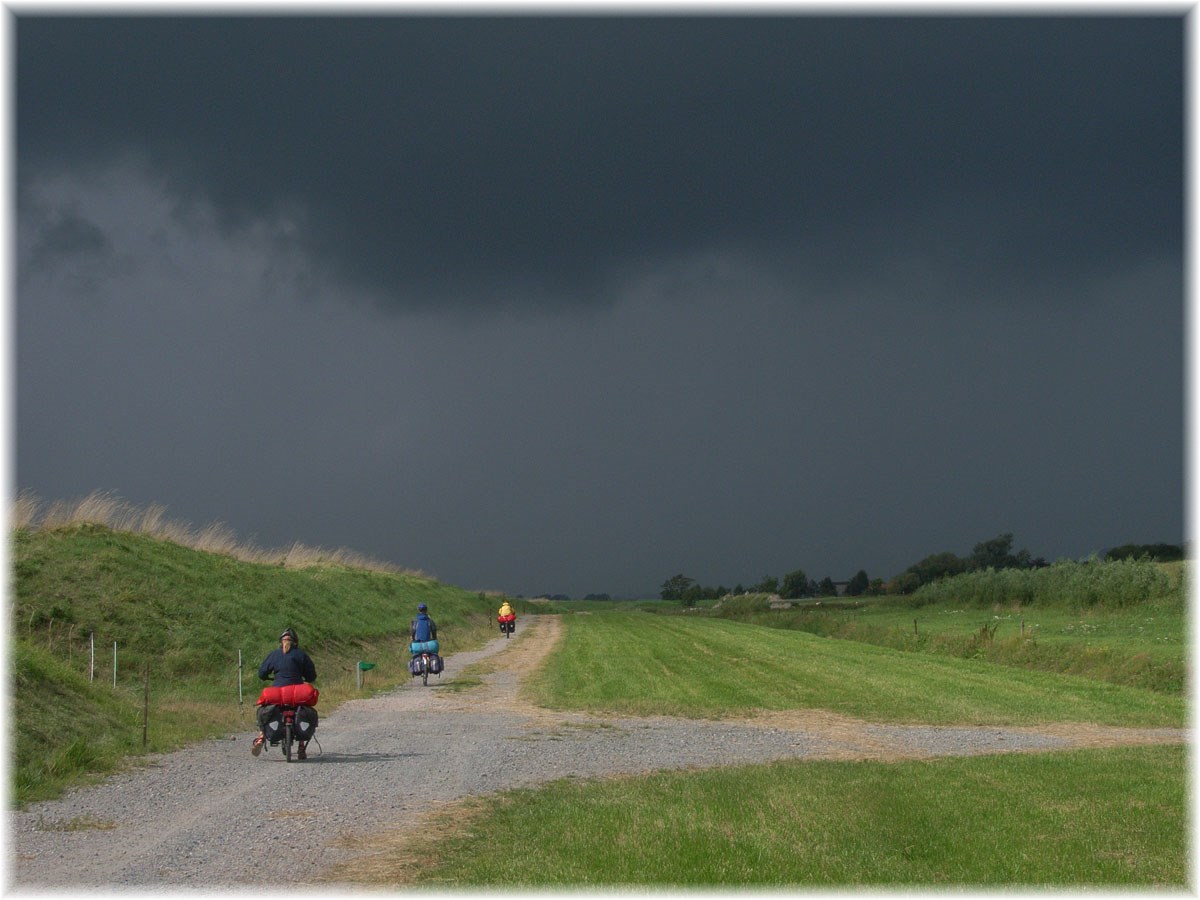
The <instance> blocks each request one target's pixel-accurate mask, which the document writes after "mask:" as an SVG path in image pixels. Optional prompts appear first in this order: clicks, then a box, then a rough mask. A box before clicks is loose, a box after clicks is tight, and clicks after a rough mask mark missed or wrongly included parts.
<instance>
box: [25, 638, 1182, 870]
mask: <svg viewBox="0 0 1200 900" xmlns="http://www.w3.org/2000/svg"><path fill="white" fill-rule="evenodd" d="M520 626H521V627H520V629H519V631H518V634H517V635H516V636H515V637H514V638H512V639H511V640H508V639H505V638H501V637H497V638H495V639H493V640H492V641H490V642H489V643H488V644H487V645H486V646H485V647H484V648H482V649H481V650H476V651H471V652H465V653H457V654H455V655H454V656H452V657H447V660H446V675H447V676H448V677H449V678H452V677H453V676H455V675H459V676H461V674H462V672H463V670H464V669H466V668H467V667H469V666H477V669H476V671H477V672H478V673H479V674H478V677H479V681H480V683H479V684H478V685H477V686H474V687H470V688H469V689H466V690H462V691H459V690H456V689H454V688H453V686H452V685H450V684H445V683H443V684H440V685H437V684H431V686H430V687H429V688H425V687H422V686H421V685H420V684H419V683H418V682H415V681H414V682H410V683H408V684H406V685H402V686H400V687H398V688H396V689H394V690H392V691H390V692H388V693H386V694H381V695H379V696H376V697H372V698H369V699H364V700H354V701H350V702H348V703H345V704H343V705H342V706H341V707H339V708H338V709H337V710H335V711H333V712H331V713H329V714H328V715H327V716H324V717H322V721H321V727H320V730H319V731H318V741H319V744H320V747H319V749H318V750H317V751H315V752H313V753H311V754H310V758H309V760H308V761H307V762H305V763H299V764H297V763H293V764H291V765H289V764H287V763H285V762H284V761H283V759H282V756H281V754H280V753H279V751H278V750H277V749H276V750H272V751H268V752H267V753H264V754H263V755H262V756H261V757H259V758H257V759H255V758H253V757H251V755H250V753H249V746H250V738H251V737H252V732H244V733H240V734H237V735H234V736H233V739H229V738H226V739H223V740H212V741H206V742H204V743H202V744H200V745H198V746H196V747H193V748H189V749H186V750H182V751H179V752H176V753H171V754H165V755H162V756H158V757H155V758H154V759H152V761H151V762H150V763H149V764H148V765H146V766H142V767H138V768H136V769H132V770H130V771H128V772H124V773H121V774H118V775H115V776H113V777H111V778H109V779H107V780H105V781H104V782H103V783H102V784H100V785H97V786H95V787H90V788H85V789H80V790H76V791H72V792H71V793H69V794H68V795H66V796H65V797H63V798H61V799H59V800H53V801H47V802H44V803H38V804H33V805H31V806H30V807H29V808H28V809H26V810H24V811H21V812H17V813H13V814H12V816H11V818H10V827H11V834H10V848H11V851H12V852H11V854H10V861H11V865H10V869H9V880H10V886H15V887H16V888H18V889H28V888H72V887H73V888H118V887H137V888H149V887H160V888H161V887H184V886H193V887H204V888H214V887H215V888H236V887H250V886H262V885H267V884H272V885H276V886H278V885H280V884H285V883H290V884H294V885H304V884H306V883H315V882H318V881H319V880H320V879H321V878H322V875H323V873H328V872H331V871H333V870H335V869H340V868H342V867H343V866H344V865H345V864H346V863H348V862H349V861H351V860H353V859H355V858H357V857H358V856H359V855H361V854H362V853H363V852H364V851H363V844H362V841H360V840H356V836H361V835H364V834H375V835H379V834H384V833H389V832H403V831H404V830H405V829H406V828H409V827H410V826H411V825H412V824H413V823H415V822H418V821H420V819H421V818H422V817H424V816H427V815H428V814H429V813H430V811H431V810H433V809H437V808H441V807H444V806H445V805H446V804H450V803H454V802H456V801H461V800H464V799H466V798H470V797H474V796H478V795H481V794H486V793H489V792H492V791H495V790H500V789H505V788H512V787H525V786H532V785H536V784H539V783H543V782H545V781H548V780H552V779H555V778H562V777H599V776H610V775H625V774H638V773H642V772H647V771H652V770H661V769H675V768H697V767H711V766H723V765H736V764H743V763H754V762H767V761H770V760H776V759H786V758H806V759H817V758H821V759H878V760H895V759H904V758H923V757H932V756H945V755H973V754H981V753H999V752H1014V751H1038V750H1056V749H1069V748H1074V747H1084V746H1089V747H1093V746H1114V745H1117V744H1130V743H1167V742H1182V741H1185V740H1186V739H1187V730H1186V729H1171V728H1157V729H1131V728H1109V727H1104V726H1094V725H1052V726H1045V727H1038V728H999V727H994V726H984V727H971V726H918V725H882V724H875V723H869V722H862V721H858V720H854V719H850V718H847V717H843V716H838V715H835V714H832V713H827V712H822V711H794V712H786V713H764V714H759V715H755V716H751V717H747V718H743V719H728V720H720V721H712V720H692V719H675V718H671V717H666V716H655V717H647V718H634V717H625V716H604V715H595V714H588V713H574V712H562V711H555V710H546V709H541V708H538V707H534V706H532V705H530V704H528V703H527V702H525V701H524V700H522V698H521V697H520V685H521V680H522V677H523V675H524V673H526V672H529V671H530V670H532V669H533V668H535V667H536V666H537V664H538V663H539V662H540V661H541V660H542V659H543V658H544V657H545V656H546V655H547V654H549V653H551V652H553V648H554V647H555V646H556V645H557V643H558V641H559V640H560V639H561V634H562V631H563V625H562V621H561V619H560V618H559V617H557V616H526V617H523V619H522V620H521V622H520ZM464 683H465V682H464ZM97 825H99V826H104V827H94V826H97ZM89 826H91V827H89ZM324 886H325V887H328V886H329V885H324Z"/></svg>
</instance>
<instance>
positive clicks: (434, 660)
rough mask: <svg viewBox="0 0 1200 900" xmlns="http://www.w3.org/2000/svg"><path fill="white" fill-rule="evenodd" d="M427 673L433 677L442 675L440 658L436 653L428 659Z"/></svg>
mask: <svg viewBox="0 0 1200 900" xmlns="http://www.w3.org/2000/svg"><path fill="white" fill-rule="evenodd" d="M429 671H430V672H432V673H433V674H434V675H441V674H442V658H441V657H440V656H438V655H437V654H436V653H435V654H433V656H431V657H429Z"/></svg>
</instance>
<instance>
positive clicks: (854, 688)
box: [528, 613, 1186, 726]
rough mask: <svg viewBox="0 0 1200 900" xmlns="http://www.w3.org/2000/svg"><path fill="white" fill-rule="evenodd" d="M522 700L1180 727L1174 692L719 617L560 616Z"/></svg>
mask: <svg viewBox="0 0 1200 900" xmlns="http://www.w3.org/2000/svg"><path fill="white" fill-rule="evenodd" d="M565 622H566V625H567V638H566V647H565V648H564V649H563V651H562V652H560V653H557V654H555V655H554V657H553V658H552V659H551V660H550V661H549V662H548V663H547V665H546V666H545V667H544V668H543V669H542V670H541V671H540V672H539V673H538V674H537V675H536V676H535V677H533V678H532V679H531V680H530V682H529V686H528V690H529V697H530V699H532V700H533V701H534V702H536V703H539V704H541V705H544V706H548V707H551V708H559V709H589V710H603V711H608V712H614V713H625V714H632V715H654V714H665V715H683V716H728V715H738V714H742V713H744V712H746V711H749V710H756V709H761V710H786V709H826V710H830V711H832V712H837V713H842V714H845V715H849V716H855V717H858V718H862V719H869V720H873V721H890V722H927V723H931V724H952V723H972V724H997V725H999V724H1008V725H1017V724H1034V723H1037V722H1072V721H1086V722H1099V723H1104V724H1110V725H1139V726H1155V725H1173V726H1180V725H1182V724H1183V723H1184V719H1185V714H1186V708H1185V704H1184V701H1183V699H1182V698H1181V697H1173V696H1169V695H1163V694H1159V693H1155V692H1151V691H1145V690H1139V689H1137V688H1130V687H1124V686H1121V685H1115V684H1110V683H1107V682H1102V681H1095V680H1093V679H1088V678H1082V677H1072V676H1064V675H1057V674H1053V673H1047V672H1037V671H1026V670H1020V669H1013V668H1010V667H1006V666H999V665H995V664H991V663H987V662H983V661H978V660H961V659H951V658H946V657H941V656H936V655H930V654H919V653H906V652H904V651H898V650H893V649H890V648H886V647H876V646H872V645H868V644H861V643H855V642H853V641H844V640H834V639H829V638H819V637H815V636H813V635H810V634H806V633H803V632H795V631H785V630H780V629H774V628H764V627H760V626H755V625H746V624H741V623H737V622H730V621H726V620H723V619H711V618H701V617H695V618H685V617H678V616H654V615H649V614H646V613H610V614H599V613H597V614H593V615H587V616H567V617H566V618H565Z"/></svg>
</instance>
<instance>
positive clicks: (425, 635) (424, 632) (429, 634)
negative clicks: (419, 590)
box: [408, 603, 437, 643]
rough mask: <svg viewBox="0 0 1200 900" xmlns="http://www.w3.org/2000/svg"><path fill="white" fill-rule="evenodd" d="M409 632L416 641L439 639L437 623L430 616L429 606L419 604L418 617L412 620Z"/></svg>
mask: <svg viewBox="0 0 1200 900" xmlns="http://www.w3.org/2000/svg"><path fill="white" fill-rule="evenodd" d="M408 634H409V637H410V638H411V639H412V640H413V641H414V642H416V643H424V642H425V641H436V640H437V623H436V622H434V621H433V619H431V618H429V608H428V607H427V606H425V604H424V603H420V604H418V605H417V617H416V618H415V619H413V620H412V624H411V625H410V626H409V629H408Z"/></svg>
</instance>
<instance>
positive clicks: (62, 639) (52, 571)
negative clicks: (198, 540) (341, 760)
mask: <svg viewBox="0 0 1200 900" xmlns="http://www.w3.org/2000/svg"><path fill="white" fill-rule="evenodd" d="M126 512H127V511H126ZM67 519H68V520H69V519H70V517H67ZM11 548H12V565H13V571H14V575H15V578H14V581H13V588H14V590H13V602H12V608H11V618H10V632H11V634H10V638H11V639H10V643H9V647H10V650H11V652H12V659H11V671H12V677H13V679H14V681H13V684H14V691H13V696H12V710H13V714H14V719H15V729H14V730H13V732H12V741H13V749H14V754H13V755H14V760H13V762H14V765H13V768H12V775H13V788H14V798H13V799H14V800H15V801H16V802H18V803H23V802H27V801H30V800H34V799H42V798H46V797H53V796H56V795H57V794H58V793H60V792H61V790H62V789H63V788H64V787H67V786H70V785H73V784H77V783H79V782H81V781H84V780H87V779H89V778H90V777H93V776H95V775H97V774H103V773H106V772H109V771H112V770H113V769H115V768H117V767H118V766H120V765H121V764H122V763H123V762H124V761H125V760H126V759H128V758H129V757H133V756H137V755H140V754H142V753H145V752H157V751H166V750H171V749H176V748H178V747H181V746H183V745H185V744H186V743H188V742H191V741H196V740H200V739H203V738H207V737H212V736H218V735H222V734H228V733H231V732H237V731H250V730H252V729H253V727H254V719H253V707H254V701H255V699H256V698H257V697H258V692H259V689H260V688H261V685H262V682H260V681H259V680H258V677H257V669H258V664H259V663H260V662H261V661H262V658H263V657H264V656H265V655H266V654H267V652H268V651H270V650H271V649H272V648H274V647H275V646H276V642H277V638H278V635H279V632H280V631H281V630H282V629H283V628H284V627H286V626H289V625H290V626H292V627H293V628H295V629H296V630H297V631H298V632H299V635H300V639H301V642H302V645H303V646H304V647H305V648H306V649H307V650H308V651H309V653H310V654H311V655H312V657H313V659H314V661H315V663H316V665H317V673H318V679H317V686H318V687H319V688H320V690H321V701H320V706H319V708H320V709H322V710H325V711H328V710H330V709H332V708H334V707H336V706H337V704H338V703H340V702H342V701H344V700H346V699H349V698H352V697H356V696H366V695H368V694H370V693H372V692H374V691H378V690H382V689H386V688H389V687H391V686H393V685H395V684H397V683H400V682H403V681H407V680H408V678H409V676H408V672H407V668H406V663H407V659H408V653H407V643H408V638H407V629H408V622H409V620H410V619H411V618H412V616H413V614H414V613H415V609H416V605H417V603H418V602H421V601H424V602H426V603H428V604H429V607H430V610H431V612H432V613H433V615H434V617H435V618H436V619H437V621H438V623H439V628H440V631H441V634H442V636H443V638H444V640H443V641H442V645H443V646H442V651H443V654H444V655H451V654H453V653H454V652H455V651H457V650H463V649H468V648H471V647H474V646H478V645H480V644H482V643H483V641H484V640H486V639H487V638H489V637H491V633H492V621H491V617H492V615H494V606H495V604H494V602H493V600H492V598H490V597H487V598H483V597H481V596H480V595H479V594H478V593H471V592H467V591H464V590H461V589H458V588H455V587H451V586H448V585H444V584H440V583H438V582H436V581H434V580H432V579H430V578H427V577H425V576H423V575H420V574H417V573H404V572H400V571H377V570H373V569H370V568H363V567H362V563H361V562H359V561H357V560H356V562H358V564H357V565H348V564H344V563H341V562H337V561H331V560H336V559H338V556H337V554H333V555H332V557H331V556H330V555H329V554H323V553H322V551H308V552H307V553H306V554H299V553H297V552H296V548H292V550H291V551H289V552H288V553H284V554H281V555H280V556H279V558H278V559H276V560H269V559H268V560H266V561H247V560H244V559H239V558H237V557H236V555H234V554H233V553H232V548H230V547H228V546H223V547H222V548H221V551H220V552H207V551H203V550H196V549H193V548H191V547H188V546H184V545H183V544H180V543H177V542H175V541H173V540H165V539H163V538H161V537H157V536H155V535H153V534H147V533H140V532H138V531H129V530H114V529H113V528H110V527H108V526H107V525H102V524H97V523H95V522H93V523H86V522H85V523H79V522H73V521H65V522H62V523H60V524H51V525H49V526H47V525H42V526H41V527H21V528H18V529H16V530H15V531H14V532H13V535H12V545H11ZM260 556H261V554H258V555H252V559H253V558H259V557H260ZM91 635H94V644H95V667H94V680H91V678H90V677H89V676H90V674H91V673H92V671H93V669H92V663H91V643H90V636H91ZM114 642H116V644H117V659H116V669H117V673H116V674H117V679H116V686H115V687H114V685H113V665H114V664H113V643H114ZM239 651H241V653H242V658H243V664H244V668H243V671H242V673H241V679H240V682H241V688H242V698H241V702H240V703H239V671H238V653H239ZM360 660H363V661H367V662H373V663H375V668H374V669H371V670H370V671H367V672H366V673H364V685H363V689H362V690H361V691H360V690H359V689H358V687H357V666H358V662H359V661H360ZM147 667H148V672H149V691H150V699H149V716H148V718H147V720H146V722H145V723H143V702H144V692H145V685H146V675H147ZM143 724H145V725H146V728H145V738H146V743H145V744H144V745H143Z"/></svg>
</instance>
